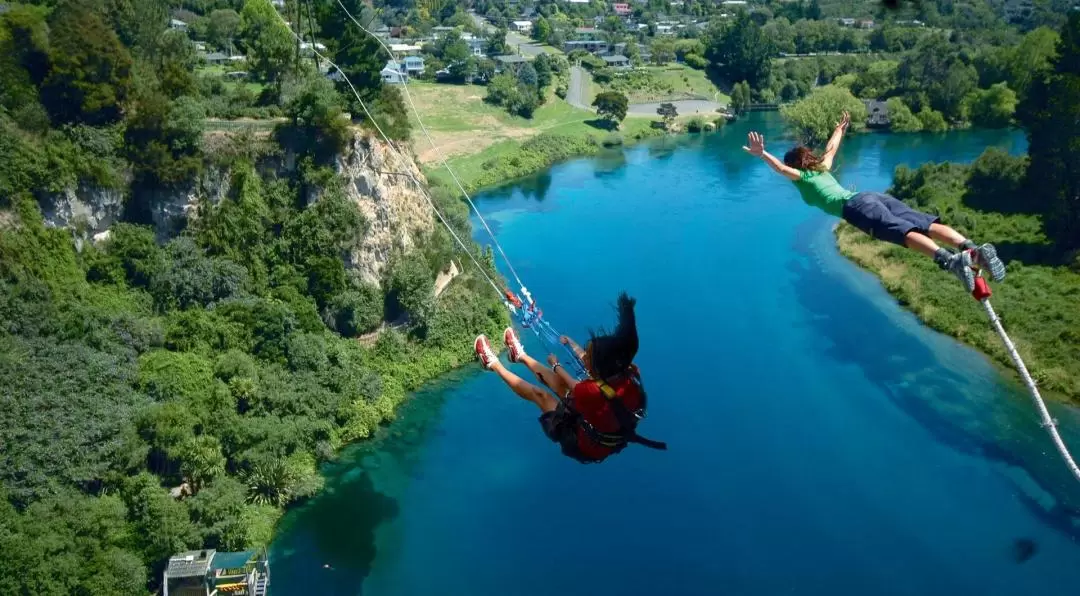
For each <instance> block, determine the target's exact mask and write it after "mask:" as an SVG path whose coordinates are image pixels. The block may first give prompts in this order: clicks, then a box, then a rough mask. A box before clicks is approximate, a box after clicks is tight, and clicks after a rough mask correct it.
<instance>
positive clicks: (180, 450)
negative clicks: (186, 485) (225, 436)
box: [176, 435, 225, 493]
mask: <svg viewBox="0 0 1080 596" xmlns="http://www.w3.org/2000/svg"><path fill="white" fill-rule="evenodd" d="M176 456H177V459H178V460H179V461H180V473H181V474H182V475H183V476H184V478H186V479H187V480H188V481H189V482H190V483H191V489H192V491H193V492H195V493H198V492H199V491H200V490H202V487H203V486H205V485H206V484H208V483H210V482H212V481H213V480H214V479H215V478H219V477H221V476H224V475H225V456H223V455H222V454H221V442H220V441H218V440H217V439H216V438H214V437H212V436H210V435H199V436H196V437H191V438H189V439H188V440H186V441H184V442H183V443H181V444H180V445H179V446H178V447H177V453H176Z"/></svg>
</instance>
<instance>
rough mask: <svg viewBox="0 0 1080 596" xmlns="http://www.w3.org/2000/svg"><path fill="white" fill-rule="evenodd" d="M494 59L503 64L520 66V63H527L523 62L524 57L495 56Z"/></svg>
mask: <svg viewBox="0 0 1080 596" xmlns="http://www.w3.org/2000/svg"><path fill="white" fill-rule="evenodd" d="M494 59H495V60H498V61H499V62H502V63H503V64H521V63H522V62H527V60H525V56H516V55H505V56H495V58H494Z"/></svg>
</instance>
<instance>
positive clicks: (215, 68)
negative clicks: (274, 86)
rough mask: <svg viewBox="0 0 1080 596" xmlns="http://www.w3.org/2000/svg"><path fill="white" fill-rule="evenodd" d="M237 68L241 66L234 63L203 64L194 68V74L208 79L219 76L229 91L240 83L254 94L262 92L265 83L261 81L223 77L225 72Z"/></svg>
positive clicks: (233, 89)
mask: <svg viewBox="0 0 1080 596" xmlns="http://www.w3.org/2000/svg"><path fill="white" fill-rule="evenodd" d="M237 70H241V68H238V67H236V65H229V66H225V65H220V64H212V65H203V66H198V67H196V68H195V76H203V77H207V78H210V79H215V78H220V79H222V83H223V85H224V86H225V88H226V89H228V90H229V92H230V93H231V92H233V91H235V90H236V88H237V87H240V86H241V85H242V86H244V87H247V88H248V91H250V92H251V93H253V94H255V95H259V94H260V93H262V90H263V87H265V85H263V84H262V83H256V82H253V81H246V80H235V79H229V78H226V77H225V73H227V72H234V71H237Z"/></svg>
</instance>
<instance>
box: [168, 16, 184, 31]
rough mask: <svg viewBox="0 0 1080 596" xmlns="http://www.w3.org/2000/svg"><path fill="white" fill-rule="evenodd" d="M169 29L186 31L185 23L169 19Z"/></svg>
mask: <svg viewBox="0 0 1080 596" xmlns="http://www.w3.org/2000/svg"><path fill="white" fill-rule="evenodd" d="M169 29H172V30H173V31H187V23H185V22H184V21H181V20H179V19H169Z"/></svg>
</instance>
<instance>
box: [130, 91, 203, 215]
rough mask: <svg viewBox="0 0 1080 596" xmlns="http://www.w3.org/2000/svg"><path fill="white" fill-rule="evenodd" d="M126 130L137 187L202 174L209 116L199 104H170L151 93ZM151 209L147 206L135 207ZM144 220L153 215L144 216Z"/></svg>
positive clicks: (187, 101)
mask: <svg viewBox="0 0 1080 596" xmlns="http://www.w3.org/2000/svg"><path fill="white" fill-rule="evenodd" d="M133 107H134V109H133V113H132V114H131V115H130V116H129V117H128V124H127V128H126V129H125V131H124V141H125V143H124V148H125V150H126V153H127V158H128V160H129V161H130V162H131V163H132V166H133V169H134V171H135V183H136V186H140V187H143V188H151V187H155V186H170V185H177V184H181V183H187V182H188V181H189V180H190V179H191V178H192V176H194V175H195V174H196V173H198V172H199V170H200V169H201V167H202V163H201V162H200V160H199V159H198V156H199V153H200V150H201V147H202V131H203V126H204V125H205V113H204V112H203V106H202V104H200V103H199V101H198V100H197V99H195V98H192V97H181V98H179V99H177V100H176V101H174V102H170V101H169V99H168V98H167V97H165V96H164V95H162V94H160V93H154V92H149V93H146V94H145V95H143V96H141V97H139V98H138V99H137V100H136V102H135V103H134V106H133ZM134 207H135V208H136V210H138V209H139V208H142V209H148V208H149V207H148V206H147V205H143V204H139V205H135V206H134ZM142 217H143V218H144V220H146V219H148V218H149V216H148V215H146V214H142Z"/></svg>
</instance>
